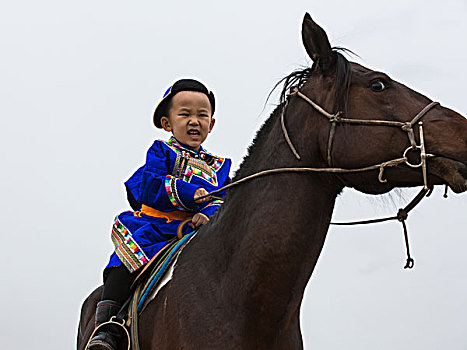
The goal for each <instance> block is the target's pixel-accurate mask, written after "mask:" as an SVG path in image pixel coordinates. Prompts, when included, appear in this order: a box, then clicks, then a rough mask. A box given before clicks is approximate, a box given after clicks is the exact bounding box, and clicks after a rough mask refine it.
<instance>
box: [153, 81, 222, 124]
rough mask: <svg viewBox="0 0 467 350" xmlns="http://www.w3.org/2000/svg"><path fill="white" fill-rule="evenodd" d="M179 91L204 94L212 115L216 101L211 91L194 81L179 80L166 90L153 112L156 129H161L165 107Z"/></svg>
mask: <svg viewBox="0 0 467 350" xmlns="http://www.w3.org/2000/svg"><path fill="white" fill-rule="evenodd" d="M180 91H198V92H202V93H203V94H206V96H207V97H208V99H209V102H210V103H211V112H212V113H211V115H213V114H214V109H215V107H216V101H215V99H214V94H213V93H212V91H210V90H208V89H207V88H206V86H204V85H203V84H202V83H200V82H199V81H197V80H194V79H180V80H178V81H176V82H175V83H174V84H173V85H172V86H171V87H169V88H168V89H167V91H166V92H165V93H164V96H163V97H162V100H161V101H160V102H159V104H158V105H157V107H156V109H155V110H154V119H153V121H154V125H155V126H156V127H157V128H159V129H160V128H162V124H161V118H162V117H163V116H164V115H166V109H167V105H168V104H169V101H170V99H171V98H172V97H173V96H174V95H175V94H176V93H177V92H180Z"/></svg>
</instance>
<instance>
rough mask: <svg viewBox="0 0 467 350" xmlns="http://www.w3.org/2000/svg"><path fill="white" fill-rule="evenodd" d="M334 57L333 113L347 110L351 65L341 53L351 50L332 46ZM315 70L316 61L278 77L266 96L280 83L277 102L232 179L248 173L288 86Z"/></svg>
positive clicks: (300, 84) (301, 83) (300, 81)
mask: <svg viewBox="0 0 467 350" xmlns="http://www.w3.org/2000/svg"><path fill="white" fill-rule="evenodd" d="M332 51H333V54H334V59H335V61H336V79H335V85H334V86H335V91H334V100H335V101H336V103H335V105H334V110H333V111H332V112H333V113H336V112H337V111H342V112H343V114H346V112H347V97H348V92H349V88H350V78H351V72H352V71H351V66H350V62H349V61H348V60H347V58H345V56H344V55H343V53H351V54H353V52H352V51H350V50H348V49H345V48H342V47H334V48H332ZM315 70H317V66H316V63H313V65H312V66H311V67H306V68H301V69H297V70H295V71H293V72H292V73H290V74H289V75H287V76H285V77H284V78H282V79H280V80H279V81H278V82H277V83H276V84H275V85H274V87H273V88H272V90H271V92H270V93H269V95H268V97H267V98H266V103H267V101H268V100H269V98H270V97H271V94H272V93H273V92H274V90H275V89H276V88H277V87H278V86H279V85H281V84H282V89H281V92H280V97H279V104H278V105H277V106H276V108H275V109H274V111H273V112H272V113H271V115H270V116H269V118H268V119H267V120H266V121H265V122H264V124H263V125H262V126H261V128H260V129H259V130H258V132H257V133H256V136H255V138H254V140H253V142H252V143H251V144H250V146H249V147H248V150H247V154H246V156H245V157H244V158H243V161H242V163H241V164H240V167H239V169H238V170H237V171H236V173H235V176H234V178H233V181H235V180H238V179H240V178H242V177H244V176H247V175H250V174H251V170H250V166H249V164H250V160H251V158H252V153H254V152H253V150H254V149H255V148H256V147H257V145H258V144H262V143H263V142H262V140H263V139H266V137H267V135H269V133H270V131H271V129H272V127H273V125H274V122H275V120H276V119H277V118H279V116H280V111H281V109H282V107H283V106H284V104H285V101H286V99H287V94H288V93H289V91H290V88H292V87H294V86H298V87H299V88H300V87H302V86H303V85H304V84H305V83H306V82H307V81H308V79H310V77H311V76H312V73H313V72H314V71H315Z"/></svg>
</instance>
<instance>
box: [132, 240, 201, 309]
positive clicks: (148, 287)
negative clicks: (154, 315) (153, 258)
mask: <svg viewBox="0 0 467 350" xmlns="http://www.w3.org/2000/svg"><path fill="white" fill-rule="evenodd" d="M197 232H198V231H192V232H190V233H188V234H186V235H185V236H183V238H182V239H181V240H179V241H177V240H176V241H175V242H172V243H169V246H168V247H167V249H166V250H165V251H164V254H163V255H162V256H161V259H160V260H159V261H158V262H157V263H155V265H154V267H153V268H152V270H151V274H150V276H149V278H148V280H147V282H146V283H145V285H144V287H143V288H142V289H141V292H140V293H138V295H134V296H133V297H134V298H138V306H137V309H136V311H137V313H140V312H141V310H142V309H143V308H144V307H145V306H146V305H147V303H148V302H149V301H150V300H152V299H153V298H154V296H155V293H152V292H153V291H155V290H156V289H157V290H156V292H157V291H158V290H159V289H160V288H162V286H161V285H160V283H159V284H158V282H159V281H162V277H164V275H165V273H166V272H167V270H168V267H169V266H170V265H171V263H172V262H175V261H176V260H177V258H178V255H179V254H180V252H181V251H182V249H183V248H184V247H185V246H186V245H187V244H188V242H189V241H190V239H191V238H193V237H194V236H195V235H196V233H197ZM172 270H173V266H171V269H170V272H171V273H170V276H168V277H169V278H166V279H164V281H163V282H164V285H165V284H166V283H167V282H168V281H169V280H170V279H171V277H172ZM151 294H152V298H148V297H149V296H150V295H151Z"/></svg>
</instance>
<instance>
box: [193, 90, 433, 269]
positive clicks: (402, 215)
mask: <svg viewBox="0 0 467 350" xmlns="http://www.w3.org/2000/svg"><path fill="white" fill-rule="evenodd" d="M292 96H298V97H300V98H302V99H303V100H305V101H306V102H308V103H309V104H310V105H311V106H312V107H313V108H314V109H315V110H316V111H318V112H319V113H320V114H321V115H323V116H324V117H326V118H328V120H329V122H330V123H331V128H330V131H329V138H328V147H327V162H328V165H330V164H332V159H331V149H332V141H333V138H334V133H335V129H336V125H337V124H339V123H347V124H358V125H375V126H393V127H394V126H395V127H399V128H401V129H402V130H403V131H405V132H407V136H408V138H409V141H410V146H409V147H408V148H407V149H406V150H405V151H404V152H403V154H402V157H401V158H395V159H391V160H388V161H385V162H382V163H378V164H374V165H370V166H366V167H362V168H353V169H345V168H333V167H328V168H309V167H296V168H276V169H269V170H263V171H259V172H257V173H254V174H252V175H249V176H246V177H244V178H241V179H239V180H237V181H234V182H232V183H230V184H228V185H226V186H224V187H221V188H219V189H217V190H214V191H212V192H209V193H208V194H206V195H204V196H200V197H197V198H195V200H199V199H203V198H207V197H211V195H213V194H216V193H219V192H221V191H224V190H226V189H228V188H231V187H234V186H238V185H240V184H242V183H244V182H247V181H250V180H253V179H256V178H258V177H262V176H266V175H272V174H279V173H309V172H315V173H316V172H320V173H335V174H339V173H341V174H343V173H356V172H363V171H370V170H376V169H379V174H378V181H379V182H381V183H385V182H387V180H386V179H384V169H385V168H386V167H394V166H398V165H401V164H406V165H407V166H409V167H411V168H421V169H422V175H423V188H422V190H421V191H420V192H419V193H418V194H417V195H416V196H415V197H414V198H413V199H412V200H411V201H410V203H409V204H407V205H406V206H405V207H404V208H400V209H399V210H398V212H397V214H396V215H395V216H388V217H384V218H380V219H372V220H364V221H352V222H337V223H336V222H331V223H330V224H331V225H360V224H372V223H378V222H384V221H389V220H398V221H400V222H401V223H402V227H403V230H404V238H405V245H406V252H407V261H406V264H405V266H404V269H406V268H409V269H411V268H412V267H413V266H414V260H413V259H412V257H411V256H410V248H409V238H408V233H407V226H406V224H405V220H407V216H408V213H409V212H410V211H411V210H412V209H413V208H414V207H415V206H416V205H417V204H418V203H420V201H421V200H422V199H423V198H425V197H428V196H429V195H430V194H431V192H432V191H433V187H432V186H431V187H429V186H428V178H427V170H426V159H427V158H432V157H435V155H434V154H429V153H426V149H425V140H424V134H423V123H422V122H421V121H420V119H421V118H423V117H424V116H425V115H426V113H427V112H428V111H430V110H431V109H432V108H433V107H435V106H437V105H439V102H431V103H430V104H428V105H427V106H425V107H424V108H423V109H422V110H421V111H420V112H419V113H418V114H417V115H416V116H415V117H414V118H413V119H412V120H411V121H410V122H398V121H390V120H364V119H348V118H342V117H341V115H342V112H337V113H336V114H330V113H328V112H326V111H325V110H324V109H323V108H322V107H321V106H319V105H318V104H317V103H315V102H313V101H312V100H311V99H309V98H308V97H307V96H306V95H304V94H303V93H302V92H300V90H299V89H298V87H293V88H292V89H291V92H290V93H289V94H288V95H287V100H286V103H285V104H284V106H283V107H282V111H281V127H282V131H283V134H284V137H285V139H286V141H287V144H288V145H289V147H290V149H291V151H292V153H293V154H294V155H295V157H296V158H297V159H298V160H300V159H301V158H300V155H299V154H298V152H297V150H296V149H295V147H294V146H293V144H292V141H291V140H290V137H289V135H288V132H287V129H286V127H285V111H286V109H287V106H288V103H289V98H290V97H292ZM417 122H418V125H419V138H420V145H417V144H416V141H415V136H414V131H413V127H414V125H415V124H416V123H417ZM410 151H419V152H420V163H418V164H412V163H410V160H409V158H408V157H407V154H408V153H409V152H410Z"/></svg>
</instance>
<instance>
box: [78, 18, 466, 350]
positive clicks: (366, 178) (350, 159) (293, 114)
mask: <svg viewBox="0 0 467 350" xmlns="http://www.w3.org/2000/svg"><path fill="white" fill-rule="evenodd" d="M302 38H303V44H304V46H305V49H306V51H307V53H308V55H309V56H310V57H311V59H312V60H313V62H314V63H313V66H312V67H311V68H307V69H305V70H303V71H300V72H294V73H292V74H291V75H290V76H289V77H287V78H286V81H285V84H284V85H285V86H284V90H283V96H285V93H286V91H288V89H289V88H290V87H291V86H292V85H293V86H299V90H300V92H301V93H303V94H304V95H305V96H306V97H307V98H309V99H311V100H312V101H314V102H315V103H317V104H318V105H320V106H321V107H322V108H323V109H324V110H325V111H328V112H330V113H331V114H336V113H337V112H342V114H340V115H339V116H340V117H342V118H350V119H359V120H369V119H372V120H386V121H396V122H406V121H410V120H412V119H413V117H414V116H416V115H417V114H418V113H419V112H420V111H421V110H422V109H423V108H424V107H425V106H427V105H429V104H430V102H431V101H430V100H429V99H428V98H427V97H425V96H423V95H421V94H419V93H417V92H415V91H413V90H411V89H409V88H407V87H406V86H404V85H402V84H400V83H398V82H396V81H394V80H392V79H391V78H390V77H388V76H387V75H386V74H384V73H381V72H376V71H372V70H370V69H368V68H365V67H363V66H361V65H359V64H356V63H351V62H349V61H347V59H346V58H345V57H344V56H343V55H342V53H341V51H340V50H336V49H332V48H331V46H330V44H329V41H328V38H327V35H326V33H325V32H324V30H323V29H322V28H321V27H319V26H318V25H317V24H316V23H315V22H313V20H312V19H311V17H310V16H309V15H308V14H306V15H305V18H304V21H303V27H302ZM281 102H282V103H281V104H280V105H279V106H278V108H277V109H276V110H275V111H274V112H273V113H272V115H271V116H270V118H269V119H268V120H267V121H266V123H265V124H264V125H263V126H262V128H261V130H260V131H259V132H258V134H257V137H256V139H255V141H254V143H253V145H252V146H251V147H250V149H249V155H248V156H247V157H246V158H245V159H244V161H243V164H242V165H241V167H240V170H239V171H238V173H237V174H236V179H239V178H243V177H245V176H248V175H251V174H253V173H256V172H258V171H262V170H265V169H272V168H284V167H319V168H328V167H330V166H333V167H341V168H360V167H364V166H368V165H371V164H377V163H381V162H385V161H387V160H390V159H395V158H399V157H401V156H402V153H403V152H404V150H405V149H407V148H408V147H409V146H410V145H411V143H410V142H409V139H408V138H407V135H408V134H407V132H406V131H407V130H405V131H404V130H401V128H396V127H390V126H385V125H384V126H378V125H352V124H349V123H337V124H336V125H337V126H336V127H335V129H334V131H333V132H332V133H333V137H332V139H333V141H332V143H331V142H329V138H330V128H331V123H329V120H328V119H327V118H325V117H323V115H322V113H320V112H318V111H317V110H316V109H315V108H313V107H312V106H311V105H310V103H308V102H307V101H306V100H305V99H304V98H302V97H299V96H298V95H293V96H291V97H289V98H288V102H287V108H286V109H285V114H284V116H285V126H286V130H287V131H288V136H289V137H290V140H291V143H292V144H293V146H294V147H295V149H296V151H297V152H298V154H299V155H300V157H301V160H298V159H297V158H296V157H295V156H294V154H293V153H292V152H291V147H290V146H289V145H288V143H287V142H286V139H285V137H284V134H285V132H284V130H283V128H282V126H281V114H282V110H283V107H284V102H285V99H284V100H283V101H281ZM421 120H422V121H423V128H424V139H425V145H426V148H427V152H428V153H431V154H433V155H435V157H433V158H429V159H428V160H427V170H428V174H427V181H428V184H429V185H430V186H432V185H441V184H448V185H449V186H450V188H451V189H452V190H453V191H454V192H457V193H460V192H463V191H466V190H467V147H466V146H467V121H466V119H465V118H464V117H462V116H461V115H459V114H458V113H456V112H454V111H452V110H450V109H448V108H444V107H441V106H439V105H436V106H432V108H430V109H429V110H428V111H427V113H426V114H425V115H424V116H423V117H422V119H421ZM413 129H414V131H415V133H414V134H415V142H416V144H417V145H419V144H420V139H419V126H418V124H417V125H415V126H414V127H413ZM378 175H379V172H378V170H377V169H376V170H370V171H366V172H361V173H355V174H332V173H306V174H303V173H282V174H276V175H270V176H266V177H262V178H258V179H255V180H252V181H250V182H245V183H244V184H242V185H239V186H237V187H234V188H232V189H230V190H229V191H228V194H227V198H226V201H225V204H224V206H223V207H222V209H221V210H220V212H219V213H218V214H217V215H216V216H215V217H214V218H213V219H212V220H211V221H210V223H209V224H208V225H206V226H204V227H203V228H202V229H201V230H200V232H199V234H198V235H197V236H196V238H195V239H193V240H192V242H191V243H190V244H189V245H188V246H187V247H186V248H185V250H184V251H183V253H182V254H181V255H180V258H179V260H178V262H177V264H176V267H175V270H174V275H173V278H172V280H171V281H170V283H169V284H167V285H166V286H165V287H163V288H162V290H161V291H160V292H159V294H158V295H157V297H156V298H155V299H154V300H153V301H152V302H151V303H150V304H149V305H148V307H147V308H146V309H145V310H144V311H143V312H142V314H141V316H140V319H139V334H140V345H141V349H143V350H150V349H158V350H164V349H268V350H270V349H302V348H303V343H302V336H301V332H300V322H299V313H300V305H301V302H302V297H303V293H304V290H305V286H306V285H307V282H308V280H309V278H310V276H311V274H312V272H313V269H314V267H315V264H316V262H317V259H318V257H319V254H320V252H321V249H322V247H323V244H324V239H325V237H326V233H327V231H328V227H329V224H330V219H331V214H332V211H333V208H334V202H335V200H336V196H337V195H338V194H339V193H340V192H341V191H342V189H343V188H344V187H345V186H349V187H354V188H356V189H358V190H359V191H362V192H365V193H372V194H379V193H385V192H388V191H390V190H391V189H392V188H394V187H410V186H419V185H421V184H423V176H422V171H420V169H413V168H411V167H409V166H407V165H405V164H400V165H397V166H393V167H390V168H387V169H386V170H385V172H384V179H385V180H386V182H381V181H379V180H378ZM234 180H235V179H234ZM382 180H383V179H382ZM100 293H101V289H100V288H98V289H96V290H95V291H94V292H93V293H92V294H91V295H90V296H89V297H88V298H87V299H86V301H85V302H84V304H83V307H82V311H81V320H80V326H79V332H78V349H83V348H84V346H85V344H86V341H87V339H88V337H89V335H90V333H91V331H92V328H93V322H94V321H93V318H94V310H95V307H96V303H97V302H98V301H99V298H100Z"/></svg>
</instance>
